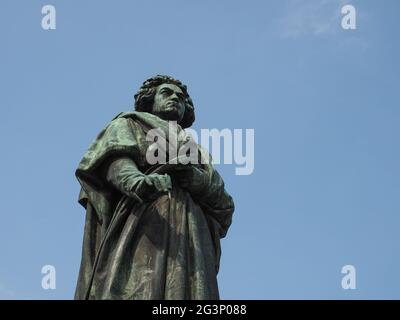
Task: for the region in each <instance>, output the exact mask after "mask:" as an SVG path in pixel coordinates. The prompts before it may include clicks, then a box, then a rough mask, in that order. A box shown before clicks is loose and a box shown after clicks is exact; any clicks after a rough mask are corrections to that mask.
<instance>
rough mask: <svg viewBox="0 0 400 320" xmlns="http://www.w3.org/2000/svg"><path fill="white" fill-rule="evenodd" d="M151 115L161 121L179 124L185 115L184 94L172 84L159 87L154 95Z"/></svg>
mask: <svg viewBox="0 0 400 320" xmlns="http://www.w3.org/2000/svg"><path fill="white" fill-rule="evenodd" d="M152 113H153V114H155V115H157V116H159V117H160V118H161V119H164V120H171V121H177V122H178V123H179V122H180V121H181V120H182V118H183V114H184V113H185V94H184V93H183V92H182V90H181V89H180V88H179V87H178V86H176V85H174V84H171V83H164V84H161V85H159V86H158V87H157V90H156V94H155V95H154V104H153V112H152Z"/></svg>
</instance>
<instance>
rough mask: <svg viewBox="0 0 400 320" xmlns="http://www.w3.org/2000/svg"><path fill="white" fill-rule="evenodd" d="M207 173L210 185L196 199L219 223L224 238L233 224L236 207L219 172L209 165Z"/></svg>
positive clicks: (220, 234) (221, 235) (220, 232)
mask: <svg viewBox="0 0 400 320" xmlns="http://www.w3.org/2000/svg"><path fill="white" fill-rule="evenodd" d="M206 173H207V175H208V176H209V183H208V185H207V187H206V188H204V189H203V191H202V192H201V194H198V195H197V196H196V198H197V201H198V202H199V204H200V206H201V207H202V208H203V210H204V211H205V213H206V214H208V215H210V216H212V218H214V219H215V220H216V221H217V222H218V224H219V227H220V228H219V230H218V232H219V236H220V238H223V237H225V235H226V233H227V231H228V228H229V226H230V225H231V223H232V215H233V211H234V209H235V205H234V202H233V199H232V197H231V196H230V195H229V194H228V192H227V191H226V189H225V184H224V181H223V180H222V178H221V176H220V174H219V173H218V171H217V170H215V169H214V168H213V167H212V165H207V166H206Z"/></svg>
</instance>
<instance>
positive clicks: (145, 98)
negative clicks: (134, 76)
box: [134, 75, 195, 128]
mask: <svg viewBox="0 0 400 320" xmlns="http://www.w3.org/2000/svg"><path fill="white" fill-rule="evenodd" d="M164 83H170V84H174V85H176V86H178V87H179V88H180V89H181V90H182V92H183V94H184V95H185V96H186V99H185V113H184V114H183V118H182V120H181V121H180V123H179V125H180V126H181V127H182V128H189V127H190V126H191V125H192V124H193V122H194V120H195V115H194V106H193V101H192V99H191V98H190V96H189V93H188V92H187V87H186V86H185V85H184V84H183V83H182V82H180V81H179V80H176V79H174V78H172V77H169V76H163V75H157V76H155V77H152V78H150V79H147V80H146V81H145V82H143V84H142V86H141V87H140V89H139V91H138V92H137V93H136V94H135V96H134V97H135V110H136V111H143V112H149V113H151V112H152V107H153V103H154V96H155V94H156V90H157V87H158V86H159V85H161V84H164Z"/></svg>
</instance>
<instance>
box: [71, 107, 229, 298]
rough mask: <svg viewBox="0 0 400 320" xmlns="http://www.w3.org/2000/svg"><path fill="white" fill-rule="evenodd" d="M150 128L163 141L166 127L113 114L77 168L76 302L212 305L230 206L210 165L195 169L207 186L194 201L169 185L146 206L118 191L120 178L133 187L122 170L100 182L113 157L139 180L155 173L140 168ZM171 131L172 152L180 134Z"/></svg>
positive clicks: (144, 165) (138, 116) (153, 168)
mask: <svg viewBox="0 0 400 320" xmlns="http://www.w3.org/2000/svg"><path fill="white" fill-rule="evenodd" d="M153 128H158V129H159V130H160V129H161V130H162V131H163V132H165V137H167V138H166V139H167V140H168V136H169V133H168V122H167V121H164V120H162V119H161V118H159V117H157V116H155V115H153V114H150V113H146V112H125V113H120V114H119V115H118V116H116V117H115V118H114V119H113V120H112V121H111V122H110V123H109V124H108V125H107V126H106V128H105V129H103V130H102V131H101V132H100V133H99V135H98V136H97V138H96V139H95V140H94V141H93V142H92V144H91V145H90V147H89V149H88V150H87V152H86V153H85V155H84V156H83V158H82V160H81V162H80V163H79V166H78V169H77V170H76V177H77V179H78V181H79V183H80V185H81V192H80V194H79V203H80V204H81V205H82V206H83V207H84V208H85V210H86V220H85V229H84V238H83V247H82V260H81V266H80V271H79V277H78V283H77V287H76V292H75V299H124V300H125V299H219V293H218V285H217V273H218V268H219V260H220V255H221V250H220V238H223V237H224V236H225V235H226V233H227V230H228V228H229V226H230V224H231V221H232V214H233V211H234V203H233V200H232V197H231V196H230V195H229V194H228V193H227V192H226V190H225V188H224V182H223V180H222V178H221V177H220V175H219V174H218V172H217V171H216V170H215V169H214V168H213V166H212V165H211V164H204V165H202V167H203V170H204V172H206V173H207V175H208V178H209V185H208V186H207V188H205V189H204V191H203V192H202V193H201V194H197V195H192V194H190V193H189V192H188V191H187V190H186V189H184V188H181V187H180V186H179V185H178V184H177V183H175V181H174V180H172V190H171V192H170V194H169V195H168V194H163V195H161V196H159V197H158V198H156V199H155V200H151V201H144V200H143V199H141V198H140V197H139V196H138V195H137V194H135V192H134V191H132V190H127V189H124V187H123V185H124V184H123V183H122V182H124V181H125V180H123V179H128V178H129V179H131V180H132V181H133V184H134V182H135V179H136V178H135V176H133V177H132V176H129V175H128V176H126V175H125V176H124V175H123V174H125V173H124V172H123V170H122V171H121V172H120V173H118V174H116V175H115V177H114V179H115V180H116V182H115V183H114V184H111V183H110V181H108V180H107V179H106V178H105V177H106V173H107V170H109V168H110V163H112V160H113V159H120V158H125V159H127V158H128V159H129V161H133V162H134V164H135V165H136V167H137V168H138V170H139V171H140V172H141V173H146V174H148V173H151V172H157V170H158V169H159V166H160V165H159V164H158V165H150V164H149V163H148V161H146V151H147V148H148V147H149V145H150V144H151V143H152V142H149V141H146V133H147V132H148V130H150V129H153ZM177 128H178V135H177V141H178V147H179V145H180V144H182V143H183V141H181V140H180V136H181V133H182V132H183V131H184V130H183V129H182V128H181V127H180V126H179V125H178V126H177ZM199 150H203V151H201V152H204V149H201V148H200V147H199ZM199 152H200V151H199ZM157 168H158V169H157ZM125 171H127V170H125ZM118 179H119V180H118ZM121 181H122V182H121ZM126 181H128V180H126ZM126 181H125V182H126Z"/></svg>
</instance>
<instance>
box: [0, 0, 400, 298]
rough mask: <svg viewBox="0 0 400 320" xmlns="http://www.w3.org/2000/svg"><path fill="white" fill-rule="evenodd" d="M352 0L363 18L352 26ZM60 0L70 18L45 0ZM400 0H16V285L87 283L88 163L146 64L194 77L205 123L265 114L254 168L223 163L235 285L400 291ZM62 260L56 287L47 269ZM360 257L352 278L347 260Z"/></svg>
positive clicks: (1, 128)
mask: <svg viewBox="0 0 400 320" xmlns="http://www.w3.org/2000/svg"><path fill="white" fill-rule="evenodd" d="M347 3H350V4H353V5H354V6H355V8H356V10H357V29H356V30H344V29H342V28H341V17H342V16H341V12H340V10H341V8H342V6H343V5H344V4H347ZM46 4H52V5H54V6H55V7H56V10H57V16H56V17H57V28H56V30H47V31H45V30H43V29H42V28H41V19H42V14H41V8H42V6H43V5H46ZM399 10H400V2H399V1H397V0H385V1H378V0H362V1H361V0H352V1H350V0H349V1H339V0H329V1H325V0H292V1H289V0H273V1H272V0H271V1H265V0H259V1H243V0H242V1H232V0H229V1H228V0H224V1H211V0H202V1H199V0H198V1H194V0H190V1H186V0H179V1H178V0H171V1H161V0H158V1H155V0H151V1H148V0H146V1H144V0H142V1H128V0H126V1H122V0H120V1H94V0H91V1H89V0H87V1H65V0H64V1H61V0H52V1H51V2H47V1H44V0H43V1H38V0H31V1H22V0H12V1H11V0H1V2H0V45H1V47H0V88H1V91H0V92H1V93H0V107H1V113H0V116H1V120H0V124H1V125H0V142H1V157H0V159H1V160H0V163H1V166H0V179H1V183H0V199H1V201H0V214H1V222H0V298H2V299H71V298H73V294H74V290H75V285H76V279H77V275H78V270H79V263H80V258H81V245H82V236H83V224H84V209H83V208H82V207H81V206H80V205H79V204H78V203H77V196H78V192H79V184H78V182H77V180H76V179H75V176H74V171H75V169H76V167H77V164H78V163H79V161H80V159H81V157H82V155H83V153H84V152H85V150H86V149H87V147H88V146H89V143H90V142H91V141H92V139H93V138H94V137H95V136H96V135H97V133H98V132H99V131H100V130H101V129H102V128H103V127H104V126H105V125H106V124H107V123H108V121H109V120H111V118H112V117H114V116H115V115H116V114H117V113H119V112H120V111H128V110H131V109H132V106H133V94H134V93H135V92H136V90H137V89H138V88H139V86H140V85H141V83H142V81H143V80H145V79H147V78H148V77H150V76H153V75H155V74H168V75H171V76H174V77H176V78H178V79H180V80H182V81H183V82H184V83H185V84H187V85H188V88H189V92H190V94H191V96H192V98H193V101H194V104H195V107H196V116H197V120H196V123H195V125H194V128H195V129H201V128H218V129H223V128H230V129H235V128H238V129H240V128H241V129H246V128H250V129H254V130H255V170H254V173H253V174H252V175H250V176H236V175H235V170H234V168H235V166H234V165H220V166H218V169H219V171H220V173H221V175H222V176H223V178H224V179H225V182H226V186H227V189H228V191H229V192H230V193H231V194H232V196H233V198H234V200H235V204H236V211H235V213H234V219H233V224H232V227H231V229H230V230H229V232H228V235H227V237H226V238H225V239H223V240H222V260H221V269H220V274H219V275H218V279H219V286H220V294H221V298H224V299H281V298H287V299H297V298H299V299H309V298H314V299H331V298H337V299H360V298H368V299H369V298H377V299H381V298H389V299H392V298H397V299H399V298H400V274H399V273H400V233H399V229H400V217H399V213H400V212H399V210H400V167H399V163H400V150H399V137H400V126H399V122H400V110H399V108H400V103H399V102H400V99H399V98H400V97H399V92H400V87H399V74H400V68H399V66H400V62H399V57H400V47H399V39H400V37H399V25H398V24H399V19H398V14H399ZM47 264H50V265H54V266H55V267H56V271H57V282H56V285H57V288H56V290H44V289H42V287H41V279H42V274H41V268H42V266H43V265H47ZM347 264H351V265H354V266H355V268H356V271H357V273H356V281H357V282H356V283H357V289H356V290H343V289H342V287H341V279H342V276H343V275H342V274H341V268H342V266H344V265H347Z"/></svg>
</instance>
